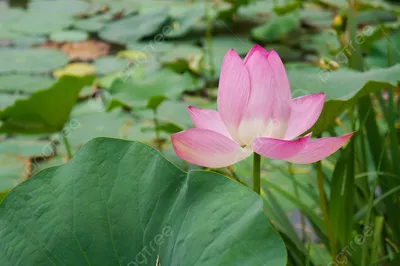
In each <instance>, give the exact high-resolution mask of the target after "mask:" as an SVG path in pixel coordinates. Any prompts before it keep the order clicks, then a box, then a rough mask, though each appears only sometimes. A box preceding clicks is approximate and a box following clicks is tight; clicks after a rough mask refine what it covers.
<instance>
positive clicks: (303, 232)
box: [288, 162, 306, 241]
mask: <svg viewBox="0 0 400 266" xmlns="http://www.w3.org/2000/svg"><path fill="white" fill-rule="evenodd" d="M288 170H289V175H290V178H291V179H292V184H293V189H294V195H295V196H296V198H297V199H298V200H300V193H299V188H298V186H297V181H296V178H295V177H294V172H293V166H292V164H291V163H289V162H288ZM300 223H301V239H302V241H305V240H306V222H305V220H304V215H303V213H302V212H301V211H300Z"/></svg>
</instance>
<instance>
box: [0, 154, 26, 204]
mask: <svg viewBox="0 0 400 266" xmlns="http://www.w3.org/2000/svg"><path fill="white" fill-rule="evenodd" d="M29 164H30V162H29V158H26V157H23V156H18V155H12V154H3V153H1V154H0V165H1V167H0V193H4V192H7V191H8V190H10V189H12V188H13V187H15V186H16V185H18V184H19V183H21V182H22V181H24V180H25V179H26V178H27V176H28V173H29ZM1 197H2V195H1V194H0V201H1Z"/></svg>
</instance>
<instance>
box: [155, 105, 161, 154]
mask: <svg viewBox="0 0 400 266" xmlns="http://www.w3.org/2000/svg"><path fill="white" fill-rule="evenodd" d="M153 122H154V133H155V135H156V140H155V143H156V147H157V149H158V150H159V151H161V148H162V147H161V140H160V129H159V123H158V118H157V109H155V108H154V109H153Z"/></svg>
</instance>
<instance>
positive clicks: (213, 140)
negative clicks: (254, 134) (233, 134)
mask: <svg viewBox="0 0 400 266" xmlns="http://www.w3.org/2000/svg"><path fill="white" fill-rule="evenodd" d="M171 140H172V146H173V148H174V150H175V152H176V154H177V155H178V157H179V158H181V159H183V160H185V161H187V162H190V163H193V164H197V165H201V166H205V167H210V168H220V167H225V166H228V165H232V164H234V163H236V162H238V161H240V160H242V159H244V158H246V157H247V156H249V155H250V154H251V150H249V151H245V150H244V149H243V148H242V147H240V145H238V144H237V143H236V142H234V141H233V140H231V139H229V138H227V137H225V136H224V135H221V134H219V133H217V132H214V131H211V130H208V129H199V128H190V129H187V130H184V131H182V132H179V133H175V134H172V135H171Z"/></svg>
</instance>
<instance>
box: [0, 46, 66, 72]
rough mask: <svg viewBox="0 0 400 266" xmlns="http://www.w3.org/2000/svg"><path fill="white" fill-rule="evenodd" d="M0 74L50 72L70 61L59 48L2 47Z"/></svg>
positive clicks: (0, 49)
mask: <svg viewBox="0 0 400 266" xmlns="http://www.w3.org/2000/svg"><path fill="white" fill-rule="evenodd" d="M0 61H1V62H7V64H1V65H0V74H3V73H10V72H21V73H48V72H50V71H52V70H54V69H56V68H58V67H61V66H63V65H65V64H67V62H68V58H67V56H66V55H65V54H64V53H62V52H60V51H57V50H50V49H49V50H45V49H14V48H0Z"/></svg>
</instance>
